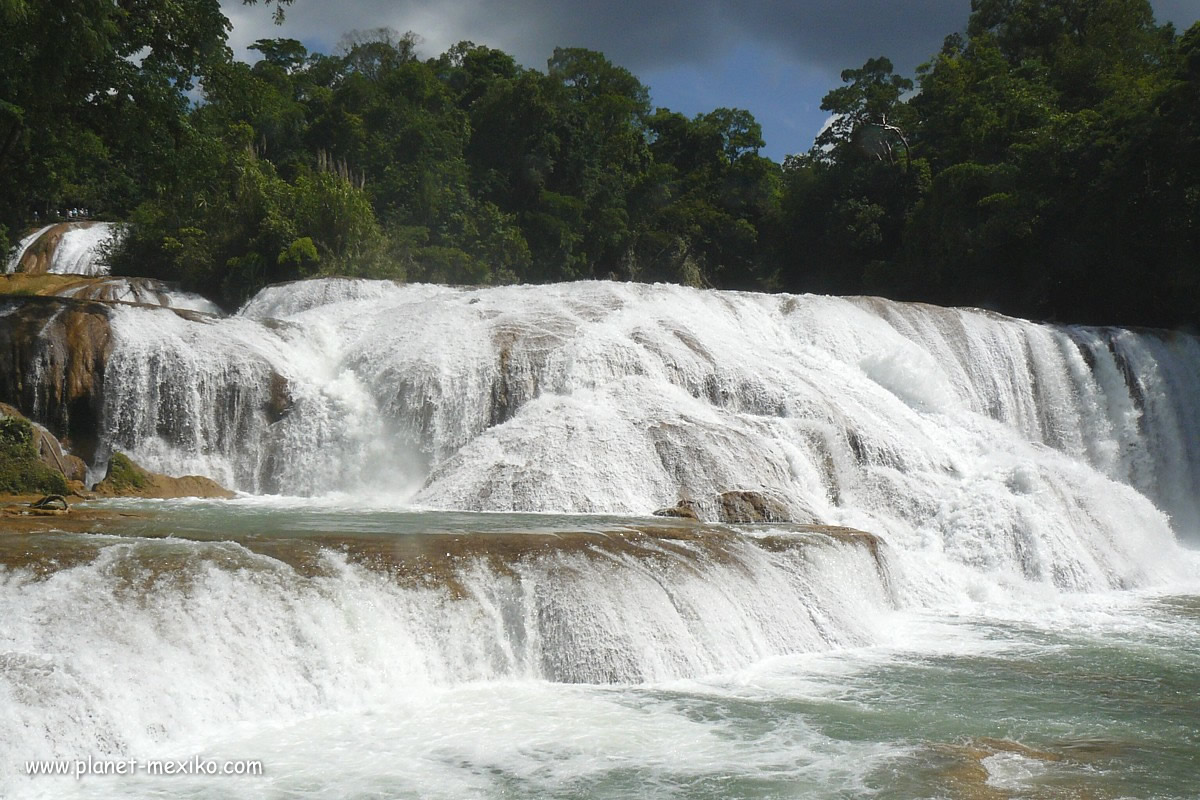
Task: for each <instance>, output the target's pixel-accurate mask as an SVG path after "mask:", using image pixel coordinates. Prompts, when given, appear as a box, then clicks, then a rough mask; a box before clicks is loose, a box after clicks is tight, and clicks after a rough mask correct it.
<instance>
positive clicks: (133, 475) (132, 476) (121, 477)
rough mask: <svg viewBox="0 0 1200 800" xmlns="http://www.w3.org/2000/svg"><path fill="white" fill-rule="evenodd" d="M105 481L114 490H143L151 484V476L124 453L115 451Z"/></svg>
mask: <svg viewBox="0 0 1200 800" xmlns="http://www.w3.org/2000/svg"><path fill="white" fill-rule="evenodd" d="M104 482H105V483H106V484H108V486H109V488H111V489H112V490H113V491H114V492H118V493H119V492H128V491H141V490H143V489H146V488H147V487H149V486H150V477H149V476H148V475H147V474H146V472H145V471H144V470H143V469H142V468H141V467H139V466H138V465H137V464H134V463H133V461H132V460H130V458H129V456H127V455H125V454H124V453H113V454H112V458H111V459H109V462H108V473H107V474H106V475H105V476H104Z"/></svg>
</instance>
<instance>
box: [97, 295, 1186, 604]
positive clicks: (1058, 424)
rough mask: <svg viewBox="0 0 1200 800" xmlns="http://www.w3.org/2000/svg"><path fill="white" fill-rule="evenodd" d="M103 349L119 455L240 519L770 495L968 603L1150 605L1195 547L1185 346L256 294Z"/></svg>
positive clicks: (534, 300)
mask: <svg viewBox="0 0 1200 800" xmlns="http://www.w3.org/2000/svg"><path fill="white" fill-rule="evenodd" d="M113 330H114V336H115V340H116V346H115V348H114V352H113V356H112V358H111V359H110V362H109V365H108V370H107V373H106V374H107V386H108V388H107V390H106V420H107V422H106V428H107V431H108V434H109V437H110V438H109V441H110V443H111V445H112V446H113V447H114V448H117V449H121V450H125V451H128V452H130V453H131V454H132V455H133V456H134V457H135V458H136V459H139V460H141V461H143V462H144V463H146V464H147V465H148V466H150V467H152V468H154V469H157V470H161V471H165V472H169V473H173V474H186V473H202V474H207V475H210V476H212V477H214V478H216V479H217V480H219V481H221V482H224V483H226V484H228V485H231V486H233V487H235V488H238V489H241V490H245V491H250V492H263V491H266V492H276V493H283V494H293V495H297V494H298V495H314V494H323V493H328V492H348V493H352V494H353V493H358V494H362V495H364V496H368V497H370V498H371V501H372V502H373V503H376V504H378V503H379V502H380V501H381V500H383V501H385V502H392V503H395V504H397V505H402V504H413V505H418V506H424V507H430V508H450V509H464V510H481V511H563V512H573V513H635V514H647V513H649V512H651V511H652V510H654V509H656V508H659V507H662V506H666V505H671V504H673V503H675V502H676V501H677V500H679V499H680V498H696V499H699V500H701V501H703V500H706V499H709V498H711V497H712V496H713V495H714V494H716V493H719V492H722V491H726V490H731V489H754V490H764V491H769V492H772V493H773V494H775V495H777V496H780V497H783V498H786V500H787V502H788V503H789V504H790V506H791V507H792V509H793V512H794V513H795V515H796V516H797V518H800V519H804V518H809V519H815V520H819V521H823V522H831V523H837V524H846V525H851V526H856V527H860V528H863V529H866V530H871V531H874V532H877V533H880V534H882V535H884V536H885V537H886V538H887V539H888V540H889V541H890V542H892V543H893V544H894V545H896V546H897V547H898V549H899V550H900V551H902V552H903V553H905V554H906V557H912V558H918V559H928V558H933V559H935V560H936V561H937V562H938V563H939V564H941V563H942V562H947V563H948V564H949V565H950V568H952V569H953V570H959V569H960V568H961V569H962V570H963V571H962V573H961V574H947V573H946V570H944V569H939V570H938V573H939V574H940V575H942V576H943V578H942V579H943V580H945V581H947V582H948V583H949V584H950V585H954V586H956V587H957V589H956V591H962V592H967V593H968V594H969V593H971V592H976V591H988V590H989V589H990V588H991V587H994V586H996V585H997V584H1000V585H1021V584H1025V583H1026V582H1029V581H1032V582H1033V583H1045V584H1054V585H1057V586H1059V587H1071V588H1076V589H1080V588H1096V587H1110V586H1113V587H1115V586H1130V585H1140V584H1145V583H1147V582H1154V581H1156V580H1159V579H1161V578H1163V577H1164V576H1166V575H1169V574H1171V573H1172V569H1173V568H1172V561H1173V558H1172V555H1171V554H1172V552H1173V550H1174V548H1175V544H1174V536H1173V532H1172V529H1171V526H1170V521H1171V520H1173V521H1174V526H1175V531H1176V532H1178V533H1179V534H1180V535H1181V536H1183V537H1185V538H1186V537H1188V536H1191V535H1193V534H1194V532H1195V531H1196V530H1197V520H1200V506H1198V501H1200V488H1198V486H1200V484H1198V480H1200V470H1198V469H1197V464H1196V457H1197V456H1196V451H1197V448H1196V441H1197V433H1198V432H1200V420H1198V419H1197V411H1196V408H1195V407H1194V404H1193V402H1192V398H1194V397H1195V396H1197V395H1196V392H1197V391H1198V390H1200V369H1197V365H1200V347H1198V344H1197V341H1196V339H1195V338H1194V337H1190V336H1184V335H1174V336H1168V335H1166V334H1158V333H1147V334H1137V333H1133V332H1129V331H1120V330H1113V331H1106V330H1096V329H1075V328H1056V327H1052V326H1045V325H1036V324H1033V323H1029V322H1025V321H1021V320H1013V319H1008V318H1002V317H997V316H995V315H990V314H985V313H982V312H976V311H967V310H947V309H939V308H933V307H929V306H919V305H905V304H898V303H890V302H886V301H882V300H875V299H858V300H855V299H849V300H847V299H837V298H829V297H813V296H802V297H792V296H772V295H754V294H737V293H729V292H702V291H696V290H691V289H686V288H680V287H674V286H643V285H629V284H616V283H584V284H572V285H559V286H548V287H506V288H495V289H482V290H460V289H451V288H445V287H437V286H421V285H416V286H397V285H394V284H391V283H386V282H371V281H346V280H332V281H311V282H305V283H296V284H291V285H287V286H281V287H273V288H269V289H266V290H264V291H263V292H262V293H261V294H260V295H259V296H258V297H257V298H255V300H253V301H251V302H250V303H249V304H248V305H247V306H246V307H245V308H244V309H242V311H241V312H239V314H238V315H236V316H235V317H233V318H230V319H225V320H212V321H202V322H196V321H192V320H188V319H183V318H180V317H179V316H177V315H175V314H171V313H162V312H155V311H151V310H146V309H135V308H118V309H115V311H114V323H113ZM273 398H274V405H272V399H273ZM281 398H286V402H284V401H283V400H281ZM272 408H274V413H272V412H271V409H272ZM284 408H286V410H285V411H284V413H283V414H282V417H281V418H279V412H280V410H281V409H284ZM1156 506H1157V507H1156ZM1168 515H1169V518H1168ZM927 566H928V565H927ZM981 571H982V572H986V573H988V578H987V580H986V581H984V583H983V584H982V588H981V585H980V584H979V582H978V581H977V580H976V579H975V578H974V577H972V576H975V575H978V574H979V573H980V572H981ZM943 590H944V587H931V591H933V592H934V593H935V594H940V593H941V592H942V591H943Z"/></svg>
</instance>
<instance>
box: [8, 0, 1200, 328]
mask: <svg viewBox="0 0 1200 800" xmlns="http://www.w3.org/2000/svg"><path fill="white" fill-rule="evenodd" d="M288 1H289V0H276V2H275V3H274V5H273V8H271V9H264V11H263V13H271V11H272V10H273V11H274V12H275V13H276V14H277V15H279V14H281V13H282V12H283V8H282V6H283V5H285V4H286V3H287V2H288ZM247 2H253V0H247ZM971 7H972V11H971V14H970V17H969V19H968V20H967V21H966V27H965V32H964V33H961V34H960V33H954V34H951V35H950V36H948V37H947V38H946V40H945V43H944V44H943V46H942V48H941V50H940V51H939V52H937V53H934V54H932V55H931V58H930V59H929V61H928V62H927V63H926V64H924V65H922V66H921V67H920V68H919V69H918V70H917V74H916V75H915V76H913V77H905V76H902V75H898V74H895V72H894V71H893V67H892V64H891V62H890V61H888V59H887V58H884V57H880V58H873V59H871V60H869V61H867V62H866V63H865V64H863V65H862V66H861V67H857V68H852V69H847V70H846V71H845V72H843V73H842V76H841V77H842V85H840V86H838V87H836V88H833V89H832V90H831V91H830V92H829V93H828V95H826V97H825V98H824V102H823V105H822V108H823V109H825V110H826V111H828V112H830V113H831V114H832V115H835V116H833V118H832V123H831V124H830V125H828V126H827V128H826V129H825V130H824V131H823V132H822V133H821V134H820V136H819V137H818V139H817V141H816V142H815V144H814V145H813V146H812V148H811V149H809V150H808V151H807V152H804V153H800V154H797V155H793V156H789V157H788V158H786V159H785V160H784V163H783V164H777V163H775V162H773V161H772V160H770V159H768V158H766V157H764V156H762V155H760V152H759V151H760V148H762V147H763V140H762V132H761V128H760V126H759V125H758V124H757V123H756V121H755V120H754V118H753V116H752V115H751V114H750V113H749V112H747V111H744V110H739V109H727V108H718V109H715V110H713V111H711V112H709V113H705V114H700V115H698V116H695V117H687V116H685V115H682V114H679V113H676V112H673V111H670V110H669V109H666V108H655V107H653V106H652V104H651V102H650V99H649V91H648V90H647V87H646V86H644V85H643V84H642V83H641V82H640V81H639V80H638V79H637V77H635V76H634V75H633V74H631V73H630V72H629V71H628V70H626V69H623V68H622V67H620V66H618V65H616V64H613V63H612V62H611V61H609V60H608V59H607V58H605V56H604V55H603V54H601V53H598V52H595V51H590V50H584V49H577V48H560V49H556V50H555V51H554V53H553V55H552V56H551V57H550V59H549V61H548V63H547V65H546V69H545V70H544V71H543V70H537V69H529V68H526V67H523V66H521V65H519V64H517V63H516V62H515V60H514V59H513V58H512V57H511V56H510V55H508V54H506V53H504V52H501V51H499V50H496V49H492V48H489V47H487V46H483V45H476V44H473V43H470V42H463V43H460V44H458V45H455V46H454V47H452V48H450V49H449V50H448V51H447V52H445V53H443V54H441V55H439V56H437V57H435V58H427V59H423V58H421V57H420V56H419V55H418V52H417V49H416V42H417V40H416V39H415V37H414V36H413V35H412V34H405V35H399V34H396V33H395V32H393V31H389V30H386V29H382V30H375V31H369V32H352V33H350V34H347V36H346V37H345V38H344V39H343V41H342V44H341V46H340V47H339V48H338V52H337V53H336V54H333V55H330V54H322V53H310V52H308V51H307V50H306V48H305V47H304V46H303V45H302V44H301V43H300V42H297V41H295V40H292V39H285V38H280V39H270V40H260V41H258V42H257V43H256V44H255V45H254V47H253V49H254V50H255V52H256V53H257V54H258V57H259V58H258V60H257V62H256V63H254V64H247V63H243V62H240V61H236V60H234V59H233V58H232V55H231V52H230V50H229V48H228V46H227V45H226V34H227V32H228V29H229V23H228V21H227V20H226V19H225V17H224V16H223V15H222V13H221V10H220V6H219V3H218V1H217V0H174V1H173V2H167V0H118V2H112V0H78V2H72V3H62V2H59V1H58V0H0V26H2V27H3V28H4V29H5V30H6V34H5V36H4V37H3V39H2V41H0V248H5V249H6V248H7V247H8V246H9V245H11V244H12V242H13V241H15V239H16V238H18V235H19V234H20V233H22V232H24V231H25V230H27V229H28V228H30V227H31V226H33V225H35V224H37V222H38V221H45V220H47V219H48V218H49V217H50V216H51V215H52V214H53V213H54V212H55V211H56V210H58V209H62V208H68V207H86V208H88V209H91V210H93V211H94V212H95V213H97V214H99V215H101V216H104V217H106V218H110V219H116V220H121V221H128V222H130V223H131V224H130V225H129V227H128V229H127V235H126V236H125V238H124V239H123V241H122V242H121V243H120V244H119V245H118V246H117V247H116V248H115V250H114V252H113V253H111V254H110V258H111V260H112V263H113V266H114V271H116V272H119V273H121V274H128V275H147V276H152V277H159V278H165V279H168V280H175V281H179V282H181V283H182V284H183V285H184V286H185V287H187V288H191V289H196V290H199V291H202V292H204V293H206V294H208V295H210V296H212V297H214V298H217V299H219V300H220V301H221V302H223V303H225V304H227V305H234V304H236V303H238V302H239V301H240V300H242V299H244V298H245V297H247V296H248V295H249V294H250V293H252V292H253V291H254V290H256V289H257V288H259V287H261V286H263V285H265V284H267V283H272V282H276V281H282V280H289V279H295V278H300V277H307V276H314V275H325V274H342V275H360V276H371V277H386V278H396V279H405V280H422V281H439V282H451V283H469V284H489V283H507V282H516V281H523V282H545V281H559V280H573V279H581V278H611V279H617V280H638V281H675V282H679V283H686V284H691V285H697V286H713V287H724V288H741V289H761V290H768V291H773V290H778V291H812V292H828V293H836V294H864V293H865V294H879V295H884V296H888V297H893V298H897V299H905V300H924V301H928V302H934V303H940V304H948V305H975V306H983V307H986V308H992V309H996V310H999V311H1003V312H1006V313H1010V314H1016V315H1020V316H1027V317H1033V318H1040V319H1054V320H1061V321H1070V322H1089V323H1112V324H1118V323H1119V324H1133V325H1160V326H1176V325H1186V324H1195V323H1197V322H1198V321H1200V264H1198V263H1197V262H1198V255H1200V24H1197V25H1195V26H1193V27H1192V28H1191V29H1190V30H1189V31H1187V32H1186V33H1183V34H1179V33H1178V32H1176V31H1175V30H1174V29H1173V28H1172V27H1171V26H1170V25H1158V24H1157V23H1156V22H1155V20H1154V16H1153V13H1152V10H1151V8H1150V5H1149V3H1148V2H1147V0H972V4H971Z"/></svg>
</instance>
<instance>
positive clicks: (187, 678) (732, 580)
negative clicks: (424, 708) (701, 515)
mask: <svg viewBox="0 0 1200 800" xmlns="http://www.w3.org/2000/svg"><path fill="white" fill-rule="evenodd" d="M624 541H626V540H625V538H624V537H623V536H620V537H618V538H616V539H613V540H611V541H609V542H607V543H605V542H603V541H598V542H596V543H594V544H592V545H590V546H587V547H580V548H576V549H555V550H544V551H540V552H537V551H533V552H529V553H526V554H525V555H523V556H522V557H520V558H515V559H512V560H511V561H509V562H508V563H506V564H504V565H503V566H502V567H500V568H497V566H496V565H495V564H494V563H493V562H491V561H489V559H488V557H487V556H474V557H464V558H461V559H458V560H456V561H455V562H454V564H453V566H451V567H448V570H449V572H448V574H445V575H442V576H440V579H439V580H438V581H437V582H436V583H428V582H427V581H425V580H424V578H425V577H427V576H426V575H425V574H422V575H421V576H418V579H414V580H412V581H405V580H404V579H403V576H397V575H394V574H390V573H389V572H387V571H383V570H377V569H370V568H368V567H366V566H364V565H363V564H360V563H357V562H356V561H353V560H350V559H349V558H347V556H346V555H345V554H343V553H340V552H337V551H332V550H324V551H322V552H321V553H320V554H319V555H318V556H317V560H316V561H315V563H313V564H311V565H309V566H310V568H309V569H305V570H297V569H295V568H293V567H292V566H289V565H288V564H287V563H284V562H282V561H279V560H277V559H274V558H270V557H267V556H265V555H261V554H258V553H255V552H252V551H250V550H248V549H246V548H245V547H243V546H241V545H238V544H235V543H232V542H216V543H204V542H195V541H188V540H185V539H166V540H145V539H143V540H137V539H127V540H124V541H121V542H117V543H111V542H110V543H107V545H108V546H104V547H103V548H102V549H101V550H100V552H99V553H98V554H97V555H96V557H95V558H94V560H91V561H90V562H88V563H85V564H82V565H78V566H74V567H70V568H65V569H61V570H59V571H56V572H53V573H52V574H50V575H47V576H39V575H38V574H37V573H36V571H34V570H32V569H21V568H17V569H13V570H11V571H6V572H5V573H3V575H4V579H3V580H2V581H0V604H2V605H3V607H4V608H5V609H6V610H7V614H8V620H9V621H8V623H7V624H6V625H5V626H4V627H3V629H0V700H2V701H3V702H0V752H9V753H16V752H20V753H24V754H25V757H27V758H34V757H44V758H56V757H67V756H69V755H71V754H75V753H87V752H102V753H110V754H112V753H124V754H128V753H138V754H141V755H143V756H144V755H146V754H152V753H155V752H157V751H158V750H160V749H161V747H162V743H163V742H164V741H172V740H173V741H179V740H181V739H184V740H186V738H187V737H188V736H194V735H196V734H197V733H198V732H202V731H204V730H211V729H214V728H219V727H220V726H221V725H222V724H227V721H228V720H229V719H230V718H236V717H239V716H243V717H252V718H255V719H260V718H261V719H272V720H279V721H284V720H296V719H301V718H304V717H305V716H308V715H312V714H314V713H318V712H321V711H327V710H329V709H337V710H339V711H347V710H351V709H364V708H369V707H371V705H372V704H375V703H385V702H388V701H390V700H394V698H395V697H397V696H416V695H418V694H420V693H422V692H428V691H430V690H431V689H432V688H434V687H437V686H448V685H454V684H461V683H464V682H469V681H479V680H497V679H507V680H535V679H536V680H548V681H554V682H560V683H561V682H567V683H609V682H622V683H637V682H648V681H663V680H670V679H676V678H679V677H681V676H691V675H700V674H711V673H715V672H721V671H728V670H731V669H734V668H737V667H741V666H743V665H745V664H746V663H747V662H748V661H749V660H757V659H763V658H767V657H770V656H776V655H781V654H785V653H792V652H801V651H820V650H827V649H829V648H833V647H847V646H855V645H861V644H863V643H865V642H867V641H870V640H871V639H874V638H877V636H878V635H879V632H878V627H879V621H880V619H881V618H880V613H881V612H882V611H883V610H885V609H887V608H889V607H890V603H891V601H890V596H889V590H888V587H887V585H886V571H885V570H884V567H883V565H882V564H881V563H879V562H877V561H876V558H877V556H875V555H873V554H872V551H871V549H869V548H867V547H863V546H859V545H856V544H853V543H849V542H842V541H838V540H837V539H831V538H826V537H821V536H817V537H814V538H809V539H806V540H804V541H796V542H792V543H790V544H789V543H788V542H783V541H776V542H775V543H774V544H773V545H772V546H761V545H760V544H758V543H757V542H756V541H755V540H754V539H751V538H747V537H738V536H728V535H725V536H717V538H716V540H715V543H713V542H708V543H706V542H704V541H701V540H696V541H679V542H666V543H658V542H655V541H653V540H646V541H645V542H644V543H642V544H641V545H640V546H639V550H638V551H637V552H632V551H630V547H629V545H628V544H622V542H624ZM42 653H47V654H48V655H38V654H42ZM32 728H36V733H35V734H34V735H32V736H31V735H30V734H29V733H28V731H29V730H30V729H32ZM5 736H9V737H13V736H16V737H19V738H18V739H10V740H5V739H4V737H5ZM2 785H3V783H2V781H0V786H2Z"/></svg>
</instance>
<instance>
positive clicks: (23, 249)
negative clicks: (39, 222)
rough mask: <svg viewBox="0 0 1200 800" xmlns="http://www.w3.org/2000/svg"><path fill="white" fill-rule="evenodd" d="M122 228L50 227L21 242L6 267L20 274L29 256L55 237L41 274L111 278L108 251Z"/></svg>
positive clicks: (88, 225) (92, 224) (108, 225)
mask: <svg viewBox="0 0 1200 800" xmlns="http://www.w3.org/2000/svg"><path fill="white" fill-rule="evenodd" d="M119 232H120V227H119V226H118V225H115V224H113V223H111V222H76V223H60V224H57V225H47V226H46V227H44V228H41V229H40V230H38V231H35V232H34V233H32V234H30V235H28V236H26V237H25V238H23V239H21V241H20V242H19V243H18V244H17V247H16V249H15V250H14V251H13V255H12V256H11V257H10V258H9V260H8V263H7V265H6V269H5V271H6V272H10V273H11V272H16V271H19V269H20V267H21V263H22V261H24V260H25V255H26V253H27V252H28V251H29V250H30V249H31V248H35V247H37V246H39V244H40V241H41V240H42V239H43V238H44V237H53V238H54V241H53V244H52V245H51V247H52V251H51V252H49V253H48V254H46V255H45V257H44V264H43V265H42V267H41V269H39V271H42V272H48V273H51V274H55V275H87V276H97V275H107V274H108V273H109V267H108V264H106V263H104V247H105V245H106V244H107V243H108V242H109V241H111V240H112V238H113V237H114V236H118V235H119Z"/></svg>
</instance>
